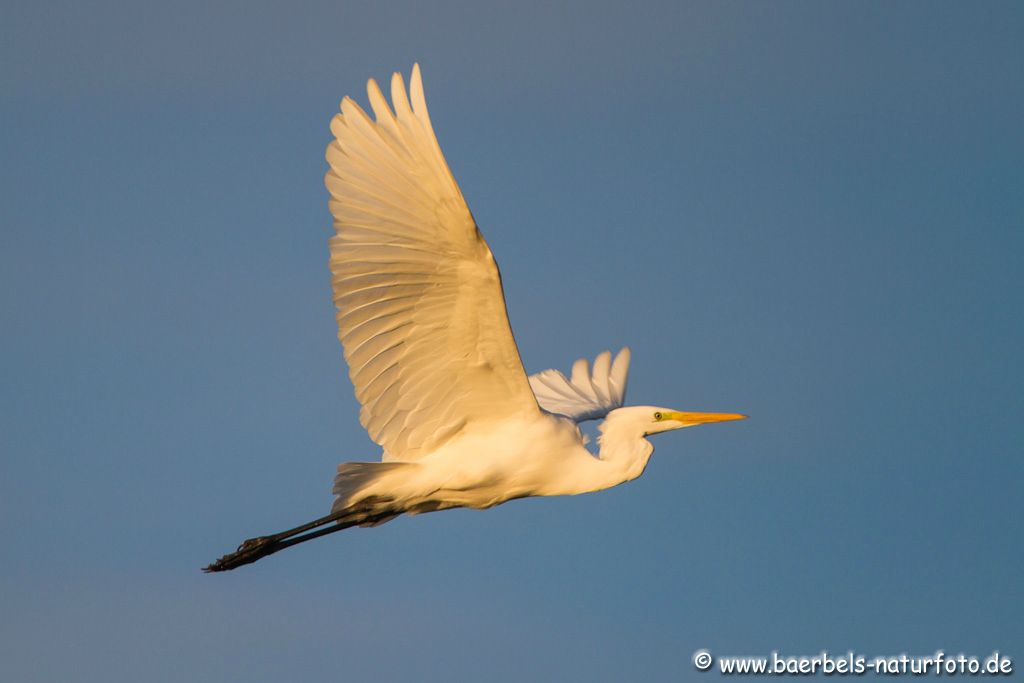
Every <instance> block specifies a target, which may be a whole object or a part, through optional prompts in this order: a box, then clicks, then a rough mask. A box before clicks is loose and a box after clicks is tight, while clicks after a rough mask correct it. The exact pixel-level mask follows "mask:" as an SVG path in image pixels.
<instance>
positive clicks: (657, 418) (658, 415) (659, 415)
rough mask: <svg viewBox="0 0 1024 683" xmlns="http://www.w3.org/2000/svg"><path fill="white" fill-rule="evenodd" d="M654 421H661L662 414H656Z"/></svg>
mask: <svg viewBox="0 0 1024 683" xmlns="http://www.w3.org/2000/svg"><path fill="white" fill-rule="evenodd" d="M654 419H655V420H660V419H661V413H660V412H657V413H655V414H654Z"/></svg>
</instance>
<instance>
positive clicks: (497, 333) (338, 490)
mask: <svg viewBox="0 0 1024 683" xmlns="http://www.w3.org/2000/svg"><path fill="white" fill-rule="evenodd" d="M410 86H411V87H410V92H409V94H408V95H407V94H406V90H405V84H404V82H403V80H402V77H401V75H400V74H398V73H395V74H394V75H392V77H391V101H392V104H393V106H394V110H393V111H392V109H391V108H390V107H389V106H388V104H387V101H386V100H385V98H384V95H383V94H381V91H380V88H379V87H378V86H377V83H376V82H375V81H373V80H370V81H369V83H368V86H367V91H368V93H369V99H370V105H371V106H372V108H373V113H374V119H373V120H371V119H370V117H369V116H367V114H366V113H365V112H364V111H363V110H362V109H361V108H360V107H359V105H357V104H356V103H355V102H353V101H352V100H351V99H349V98H347V97H346V98H345V99H344V100H342V102H341V113H340V114H337V115H336V116H335V117H334V120H333V121H331V132H332V133H333V134H334V136H335V140H334V141H332V142H331V143H330V145H328V147H327V161H328V163H329V164H330V169H329V170H328V172H327V177H326V184H327V189H328V190H329V191H330V194H331V198H330V210H331V213H332V214H333V216H334V227H335V230H336V231H337V234H335V235H334V236H333V237H331V239H330V251H331V259H330V266H331V273H332V274H333V285H334V303H335V305H336V306H337V309H338V312H337V319H338V329H339V334H338V336H339V338H340V339H341V343H342V346H343V347H344V350H345V359H346V360H347V361H348V365H349V376H350V377H351V378H352V384H353V385H354V386H355V392H356V397H357V398H358V399H359V402H360V403H361V404H362V410H361V411H360V413H359V420H360V422H362V424H363V426H364V427H365V428H366V430H367V431H368V432H369V434H370V437H371V438H373V440H374V441H376V442H377V443H378V444H380V446H381V447H382V448H383V455H382V457H381V460H382V461H381V462H348V463H343V464H341V465H339V466H338V473H337V476H336V477H335V479H334V496H335V498H334V505H333V507H332V509H331V513H330V514H329V515H326V516H325V517H321V518H320V519H316V520H314V521H312V522H309V523H308V524H303V525H302V526H299V527H296V528H294V529H289V530H288V531H283V532H281V533H277V534H272V535H270V536H262V537H259V538H253V539H249V540H247V541H245V542H244V543H242V544H241V545H240V546H239V547H238V550H237V551H235V552H233V553H231V554H229V555H225V556H224V557H222V558H221V559H219V560H217V561H216V562H214V563H213V564H211V565H210V566H208V567H206V570H207V571H223V570H227V569H234V568H235V567H238V566H240V565H243V564H247V563H250V562H254V561H256V560H258V559H259V558H261V557H264V556H266V555H270V554H271V553H274V552H277V551H279V550H281V549H283V548H287V547H290V546H292V545H295V544H297V543H302V542H304V541H307V540H310V539H312V538H317V537H319V536H323V535H326V534H329V533H333V532H335V531H340V530H341V529H345V528H348V527H351V526H355V525H360V526H374V525H377V524H382V523H384V522H386V521H388V520H391V519H393V518H395V517H397V516H398V515H401V514H403V513H408V514H418V513H422V512H433V511H435V510H445V509H448V508H456V507H468V508H478V509H483V508H489V507H493V506H495V505H499V504H501V503H504V502H506V501H508V500H512V499H514V498H525V497H527V496H559V495H570V494H577V493H587V492H590V491H600V490H601V489H606V488H609V487H612V486H616V485H617V484H621V483H623V482H626V481H630V480H631V479H635V478H637V477H639V476H640V475H641V474H642V473H643V471H644V468H645V467H646V465H647V461H648V459H649V458H650V456H651V453H652V452H653V450H654V447H653V446H652V445H651V442H650V441H648V440H647V438H646V437H648V436H650V435H652V434H658V433H660V432H667V431H670V430H673V429H680V428H682V427H691V426H693V425H698V424H705V423H709V422H722V421H725V420H738V419H741V418H743V417H744V416H743V415H738V414H735V413H699V412H683V411H679V410H672V409H670V408H659V407H655V406H631V407H625V408H624V407H622V404H623V399H624V397H625V394H626V377H627V372H628V370H629V360H630V352H629V349H628V348H624V349H622V350H621V351H620V352H619V353H618V355H617V356H616V357H615V360H614V362H613V361H612V357H611V354H610V353H608V352H607V351H606V352H604V353H602V354H600V355H598V356H597V358H596V359H595V360H594V364H593V367H592V368H591V367H590V366H589V364H588V362H587V360H586V359H580V360H578V361H576V363H575V364H574V365H573V367H572V373H571V375H570V377H568V378H567V377H566V376H565V375H563V374H562V373H561V372H559V371H557V370H545V371H544V372H541V373H538V374H536V375H532V376H530V377H527V376H526V373H525V372H524V370H523V365H522V362H521V361H520V359H519V352H518V350H517V349H516V343H515V340H514V339H513V338H512V330H511V328H510V327H509V322H508V317H507V315H506V312H505V300H504V295H503V293H502V288H501V277H500V275H499V273H498V266H497V264H496V263H495V261H494V256H493V255H492V254H491V250H490V249H489V248H488V247H487V243H486V242H485V241H484V238H483V235H481V234H480V231H479V229H477V226H476V223H475V222H474V220H473V216H472V214H471V213H470V211H469V207H468V206H466V201H465V199H463V197H462V192H461V191H460V190H459V187H458V185H456V183H455V179H454V178H453V177H452V174H451V171H449V169H448V165H447V163H446V162H445V159H444V155H443V154H442V153H441V148H440V146H439V145H438V143H437V138H436V137H435V135H434V131H433V128H432V126H431V124H430V117H429V116H428V115H427V105H426V102H425V101H424V99H423V83H422V80H421V77H420V69H419V65H415V66H413V70H412V77H411V79H410ZM601 418H603V422H602V423H601V425H600V427H599V431H600V437H599V439H598V443H599V448H598V454H597V455H596V456H595V455H594V454H593V453H591V452H590V451H589V450H588V449H587V448H586V445H585V444H586V438H585V437H584V435H583V433H582V432H581V431H580V428H579V423H580V422H583V421H585V420H596V419H601Z"/></svg>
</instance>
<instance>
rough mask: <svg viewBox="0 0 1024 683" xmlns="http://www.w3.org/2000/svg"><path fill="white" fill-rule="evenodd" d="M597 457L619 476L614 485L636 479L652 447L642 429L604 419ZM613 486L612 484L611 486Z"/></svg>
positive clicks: (644, 465)
mask: <svg viewBox="0 0 1024 683" xmlns="http://www.w3.org/2000/svg"><path fill="white" fill-rule="evenodd" d="M609 417H610V416H609ZM599 430H600V432H601V436H599V437H598V439H597V442H598V444H599V445H600V450H599V451H598V457H599V458H600V460H601V462H603V463H607V464H608V465H609V466H610V468H611V469H612V470H614V471H615V472H616V473H617V474H619V475H620V477H621V478H620V479H619V480H618V481H616V482H615V483H616V484H621V483H622V482H624V481H630V480H632V479H636V478H637V477H639V476H640V475H641V474H643V473H644V468H645V467H647V461H648V460H650V458H651V453H653V452H654V446H653V445H652V444H651V442H650V441H648V440H647V439H645V438H644V433H643V429H642V428H641V427H640V426H638V425H631V424H630V423H629V422H620V421H616V420H611V419H606V420H605V421H604V422H602V423H601V426H600V427H599ZM613 485H614V484H613Z"/></svg>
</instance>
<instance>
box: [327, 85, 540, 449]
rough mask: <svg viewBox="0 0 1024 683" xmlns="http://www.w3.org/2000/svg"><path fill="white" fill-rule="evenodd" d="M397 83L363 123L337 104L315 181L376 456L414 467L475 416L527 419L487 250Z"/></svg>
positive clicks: (522, 377) (376, 93)
mask: <svg viewBox="0 0 1024 683" xmlns="http://www.w3.org/2000/svg"><path fill="white" fill-rule="evenodd" d="M409 84H410V93H411V95H412V97H411V103H410V98H409V96H407V94H406V90H405V84H404V83H403V81H402V77H401V75H399V74H397V73H396V74H394V75H393V76H392V78H391V100H392V103H393V105H394V111H392V110H391V108H389V107H388V103H387V101H386V100H385V99H384V95H383V94H382V93H381V91H380V88H379V87H378V86H377V83H376V82H374V81H373V80H371V81H370V82H369V84H368V85H367V91H368V93H369V98H370V104H371V106H372V107H373V113H374V118H375V120H371V119H370V117H369V116H367V114H366V113H365V112H364V111H363V110H362V109H361V108H360V107H359V105H357V104H356V103H355V102H353V101H352V100H350V99H349V98H347V97H346V98H345V99H344V100H343V101H342V103H341V114H338V115H336V116H335V117H334V120H333V121H331V132H332V133H333V134H334V136H335V138H336V139H335V140H334V141H333V142H331V144H330V145H328V147H327V161H328V163H329V164H330V170H329V171H328V172H327V177H326V180H325V182H326V185H327V189H328V190H329V191H330V193H331V199H330V209H331V213H332V214H333V215H334V228H335V230H336V231H337V234H336V235H334V236H333V237H332V238H331V239H330V248H331V273H333V276H334V277H333V283H334V303H335V305H336V306H337V309H338V331H339V332H338V337H339V338H340V339H341V343H342V346H343V347H344V350H345V359H346V360H347V361H348V365H349V376H350V377H351V378H352V384H353V385H354V386H355V392H356V397H357V398H358V399H359V402H360V403H361V404H362V410H361V411H360V414H359V419H360V421H361V422H362V424H363V426H364V427H365V428H366V430H367V432H369V434H370V437H371V438H372V439H373V440H374V441H376V442H377V443H379V444H380V445H381V446H383V447H384V459H385V460H416V459H417V458H419V457H421V456H422V455H425V454H426V453H428V452H429V451H430V450H432V449H434V448H436V447H437V446H439V445H440V444H442V443H444V442H445V441H446V440H448V439H450V438H451V437H452V436H454V435H455V434H457V433H458V432H459V431H460V430H461V429H462V428H463V427H464V426H465V425H467V424H469V423H470V422H472V421H474V420H478V419H483V418H487V417H491V418H493V417H494V416H506V415H508V414H510V413H517V412H523V411H534V412H536V411H537V410H538V408H537V403H536V400H535V399H534V397H533V392H532V391H530V385H529V382H528V381H527V378H526V373H525V371H524V370H523V365H522V361H521V360H520V359H519V351H518V350H517V349H516V344H515V340H514V339H513V338H512V330H511V328H510V327H509V323H508V316H507V314H506V312H505V298H504V295H503V293H502V289H501V277H500V275H499V273H498V266H497V264H496V263H495V261H494V257H493V256H492V255H491V250H490V249H489V248H488V246H487V243H486V242H485V241H484V238H483V236H482V235H481V234H480V231H479V230H478V229H477V227H476V223H475V222H474V221H473V216H472V215H471V214H470V212H469V207H467V206H466V202H465V200H464V199H463V197H462V192H461V191H460V190H459V187H458V185H456V183H455V179H454V178H453V177H452V174H451V171H449V170H448V165H447V163H446V162H445V160H444V155H443V154H442V153H441V148H440V146H439V145H438V143H437V138H436V137H435V136H434V131H433V128H432V127H431V125H430V117H429V116H428V114H427V105H426V103H425V101H424V99H423V84H422V80H421V78H420V70H419V65H416V66H414V67H413V71H412V77H411V79H410V81H409Z"/></svg>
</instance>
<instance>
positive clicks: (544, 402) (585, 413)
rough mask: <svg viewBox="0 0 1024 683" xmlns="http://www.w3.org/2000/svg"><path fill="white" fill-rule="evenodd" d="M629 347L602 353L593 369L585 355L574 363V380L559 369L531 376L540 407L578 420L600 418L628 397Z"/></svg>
mask: <svg viewBox="0 0 1024 683" xmlns="http://www.w3.org/2000/svg"><path fill="white" fill-rule="evenodd" d="M629 358H630V354H629V347H624V348H623V349H622V350H621V351H619V353H618V355H616V356H615V362H614V363H613V362H612V354H611V353H610V352H609V351H605V352H603V353H599V354H598V355H597V358H595V359H594V368H593V370H591V369H590V364H589V363H588V362H587V359H586V358H580V359H579V360H578V361H576V362H575V363H573V365H572V379H569V378H567V377H566V376H565V375H563V374H562V373H561V372H559V371H558V370H545V371H544V372H538V373H537V374H536V375H530V387H531V388H532V389H533V393H534V395H535V396H536V397H537V403H539V404H540V407H541V408H543V409H544V410H546V411H548V412H549V413H556V414H558V415H565V416H566V417H568V418H571V419H573V420H575V421H576V422H583V421H584V420H597V419H600V418H602V417H604V416H605V415H607V414H608V413H610V412H611V411H613V410H615V409H616V408H621V407H622V402H623V401H625V400H626V381H627V379H628V376H629Z"/></svg>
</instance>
